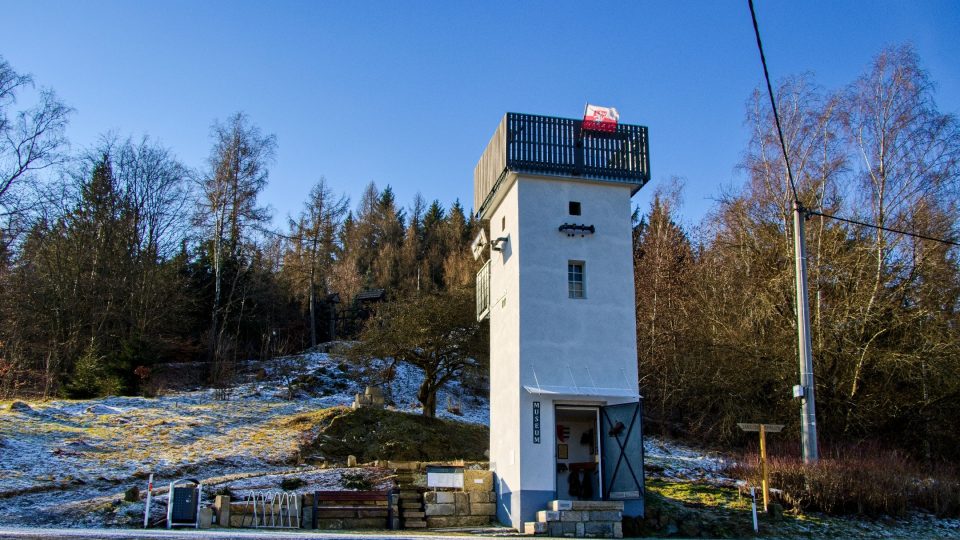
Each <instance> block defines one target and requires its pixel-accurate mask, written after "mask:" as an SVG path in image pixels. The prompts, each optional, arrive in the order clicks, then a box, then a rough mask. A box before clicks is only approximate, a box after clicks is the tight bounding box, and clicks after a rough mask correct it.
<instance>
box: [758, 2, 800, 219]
mask: <svg viewBox="0 0 960 540" xmlns="http://www.w3.org/2000/svg"><path fill="white" fill-rule="evenodd" d="M747 3H748V4H750V17H751V18H752V19H753V33H754V34H756V36H757V49H759V50H760V63H761V64H763V78H764V79H766V81H767V95H768V96H770V107H772V108H773V119H774V121H776V123H777V135H779V136H780V149H781V150H783V161H784V162H785V163H786V164H787V178H789V179H790V188H791V189H793V202H795V203H797V205H798V206H800V209H801V210H802V209H803V203H801V202H800V197H799V196H798V195H797V184H796V182H794V181H793V172H792V171H791V170H790V157H789V156H788V155H787V145H786V144H785V143H784V142H783V129H782V128H781V127H780V114H778V113H777V102H776V101H775V100H774V97H773V86H771V85H770V72H769V71H767V57H766V56H764V54H763V43H762V42H761V41H760V27H759V26H757V14H756V12H754V10H753V0H747Z"/></svg>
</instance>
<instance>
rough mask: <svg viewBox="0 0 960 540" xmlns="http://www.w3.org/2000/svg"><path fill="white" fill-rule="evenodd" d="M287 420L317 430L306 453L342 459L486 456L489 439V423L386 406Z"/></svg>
mask: <svg viewBox="0 0 960 540" xmlns="http://www.w3.org/2000/svg"><path fill="white" fill-rule="evenodd" d="M286 422H287V423H288V425H289V426H290V427H300V428H305V427H308V426H313V432H314V433H315V435H314V437H313V438H312V439H311V440H309V442H308V443H307V444H306V445H305V447H304V448H303V450H302V454H303V455H304V456H309V455H311V454H313V455H317V456H318V457H324V458H327V459H336V460H340V459H344V458H346V456H347V455H351V454H352V455H354V456H356V457H357V459H358V460H360V461H361V462H369V461H373V460H376V459H389V460H402V461H437V460H452V459H465V460H482V459H485V456H484V452H485V451H486V450H487V446H488V441H489V429H488V428H487V427H486V426H479V425H473V424H465V423H461V422H452V421H450V420H442V419H439V418H427V417H424V416H422V415H419V414H410V413H403V412H397V411H390V410H384V409H371V408H366V409H357V410H353V409H350V408H348V407H333V408H330V409H323V410H320V411H316V412H309V413H304V414H299V415H297V416H294V417H293V418H290V419H289V420H287V421H286Z"/></svg>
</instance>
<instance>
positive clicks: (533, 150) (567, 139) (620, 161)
mask: <svg viewBox="0 0 960 540" xmlns="http://www.w3.org/2000/svg"><path fill="white" fill-rule="evenodd" d="M582 126H583V121H582V120H573V119H569V118H556V117H552V116H538V115H533V114H519V113H507V114H506V116H504V118H503V120H502V121H501V122H500V125H499V126H498V127H497V131H496V132H495V133H494V135H493V138H491V139H490V143H489V144H488V145H487V148H486V150H485V151H484V153H483V156H481V158H480V162H479V163H477V167H476V169H475V170H474V209H475V211H476V212H477V215H481V214H482V213H483V210H484V208H485V207H486V205H487V204H488V203H489V201H490V200H491V199H492V198H493V195H494V192H495V191H496V190H497V188H498V187H499V183H500V181H501V180H503V178H504V176H506V173H507V172H509V171H513V172H522V173H523V172H525V173H531V174H543V175H556V176H567V177H580V178H590V179H594V180H601V181H606V182H615V183H622V184H629V185H632V186H634V187H635V190H639V189H640V188H641V187H643V185H644V184H646V183H647V182H648V181H649V180H650V143H649V140H648V136H647V128H646V127H644V126H636V125H630V124H619V125H618V126H617V130H616V131H614V132H610V133H604V132H598V131H585V130H583V129H582Z"/></svg>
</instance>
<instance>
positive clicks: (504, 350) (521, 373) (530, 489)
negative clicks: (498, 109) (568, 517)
mask: <svg viewBox="0 0 960 540" xmlns="http://www.w3.org/2000/svg"><path fill="white" fill-rule="evenodd" d="M585 127H589V126H584V123H583V121H580V120H570V119H563V118H552V117H544V116H534V115H525V114H515V113H508V114H507V115H506V116H504V118H503V119H502V121H501V122H500V125H499V127H498V128H497V130H496V132H495V133H494V135H493V138H492V139H491V140H490V143H489V145H488V146H487V149H486V150H485V151H484V154H483V156H482V157H481V159H480V162H479V163H478V164H477V167H476V170H475V172H474V208H475V209H477V210H476V212H477V216H478V217H479V218H480V219H482V220H485V221H486V222H488V223H489V242H488V243H489V245H490V248H491V249H490V251H489V260H488V262H487V263H486V265H485V266H484V267H483V269H482V270H481V271H480V273H479V274H478V275H477V316H478V318H481V319H482V318H484V317H489V319H490V467H491V469H492V470H494V472H495V475H496V490H497V494H498V502H497V505H498V510H497V515H498V518H499V519H500V521H501V522H502V523H505V524H510V525H512V526H513V527H515V528H521V527H522V525H523V523H524V522H527V521H533V520H534V516H535V514H536V512H537V511H539V510H544V509H546V507H547V504H548V503H549V502H550V501H552V500H578V499H580V500H583V499H586V500H623V501H624V502H625V509H624V512H625V513H626V514H628V515H642V513H643V445H642V433H641V423H640V412H641V410H640V396H639V392H638V386H637V343H636V308H635V295H634V286H633V257H632V249H631V246H632V228H631V203H630V199H631V196H632V195H633V194H634V193H636V192H637V191H638V190H639V189H640V188H641V187H643V185H644V184H645V183H646V182H647V181H648V180H649V178H650V176H649V161H648V153H649V150H648V148H649V145H648V141H647V129H646V128H645V127H642V126H633V125H623V124H621V125H619V126H617V127H616V129H615V130H614V131H611V132H601V131H591V130H589V129H584V128H585ZM485 240H486V239H484V238H478V243H483V242H484V241H485ZM477 251H483V250H480V249H478V250H477Z"/></svg>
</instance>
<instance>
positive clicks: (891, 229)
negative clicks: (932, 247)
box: [806, 210, 960, 246]
mask: <svg viewBox="0 0 960 540" xmlns="http://www.w3.org/2000/svg"><path fill="white" fill-rule="evenodd" d="M806 213H807V214H808V215H811V216H823V217H825V218H830V219H835V220H837V221H844V222H846V223H852V224H853V225H860V226H862V227H871V228H874V229H880V230H881V231H887V232H892V233H896V234H902V235H904V236H912V237H914V238H920V239H923V240H930V241H933V242H940V243H941V244H949V245H951V246H960V242H954V241H952V240H944V239H943V238H934V237H933V236H927V235H924V234H919V233H915V232H910V231H903V230H900V229H893V228H890V227H881V226H880V225H874V224H873V223H865V222H863V221H857V220H855V219H849V218H844V217H840V216H834V215H831V214H824V213H823V212H817V211H815V210H806Z"/></svg>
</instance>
